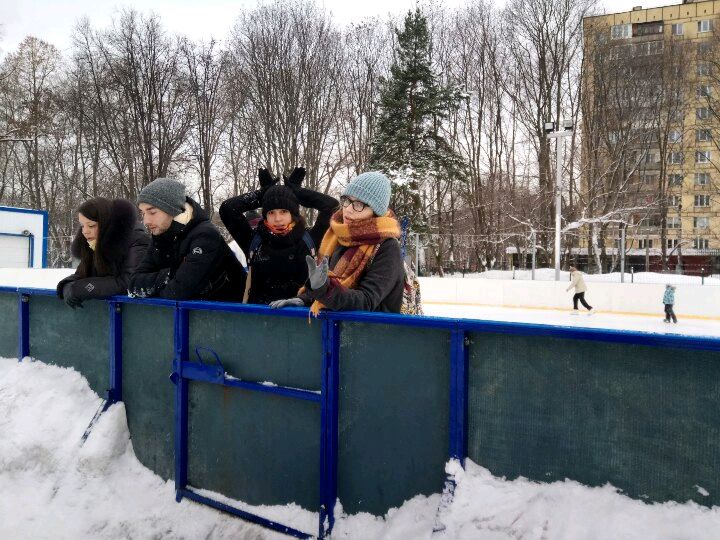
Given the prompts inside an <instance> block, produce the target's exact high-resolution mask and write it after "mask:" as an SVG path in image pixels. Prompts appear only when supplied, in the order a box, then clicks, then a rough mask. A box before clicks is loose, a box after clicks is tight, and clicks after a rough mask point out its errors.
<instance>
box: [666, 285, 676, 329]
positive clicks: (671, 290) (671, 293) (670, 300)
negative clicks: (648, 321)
mask: <svg viewBox="0 0 720 540" xmlns="http://www.w3.org/2000/svg"><path fill="white" fill-rule="evenodd" d="M674 303H675V285H665V294H664V295H663V304H665V320H664V321H663V322H666V323H669V322H670V319H671V318H672V322H673V323H676V322H677V317H676V316H675V312H674V311H673V304H674Z"/></svg>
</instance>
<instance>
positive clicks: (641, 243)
mask: <svg viewBox="0 0 720 540" xmlns="http://www.w3.org/2000/svg"><path fill="white" fill-rule="evenodd" d="M652 243H653V241H652V240H650V239H649V238H643V239H642V240H638V248H640V249H650V248H652Z"/></svg>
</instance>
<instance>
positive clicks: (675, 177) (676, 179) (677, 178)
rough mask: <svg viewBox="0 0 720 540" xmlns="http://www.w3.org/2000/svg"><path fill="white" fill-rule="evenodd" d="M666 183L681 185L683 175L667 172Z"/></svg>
mask: <svg viewBox="0 0 720 540" xmlns="http://www.w3.org/2000/svg"><path fill="white" fill-rule="evenodd" d="M668 185H669V186H682V185H683V175H682V174H668Z"/></svg>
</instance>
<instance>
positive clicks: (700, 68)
mask: <svg viewBox="0 0 720 540" xmlns="http://www.w3.org/2000/svg"><path fill="white" fill-rule="evenodd" d="M697 74H698V76H699V77H707V76H708V75H710V64H705V63H700V64H698V65H697Z"/></svg>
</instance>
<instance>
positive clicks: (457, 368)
mask: <svg viewBox="0 0 720 540" xmlns="http://www.w3.org/2000/svg"><path fill="white" fill-rule="evenodd" d="M0 292H5V293H15V294H17V298H18V358H19V359H22V358H23V357H25V356H28V355H29V354H30V332H29V324H30V319H29V299H30V297H31V296H34V295H36V296H37V295H41V296H55V294H56V293H55V291H54V290H50V289H34V288H12V287H0ZM107 302H108V306H109V309H110V325H111V326H110V363H109V366H110V374H111V375H110V382H111V384H110V386H111V388H110V389H109V391H108V399H107V403H106V404H105V407H104V408H103V410H105V409H106V408H107V407H108V406H109V405H111V404H112V403H114V402H116V401H119V400H121V399H122V304H143V305H151V306H166V307H172V308H173V309H174V312H175V323H174V324H175V329H174V351H175V356H174V360H173V374H172V375H171V380H172V381H173V383H175V385H176V389H175V493H176V500H178V501H180V500H182V499H183V498H188V499H190V500H193V501H195V502H199V503H202V504H206V505H208V506H211V507H213V508H216V509H218V510H222V511H225V512H228V513H230V514H233V515H235V516H238V517H240V518H242V519H245V520H247V521H250V522H253V523H257V524H259V525H261V526H264V527H268V528H270V529H273V530H276V531H279V532H282V533H285V534H289V535H291V536H296V537H298V538H310V537H312V535H310V534H308V533H306V532H303V531H299V530H296V529H293V528H292V527H289V526H286V525H283V524H281V523H277V522H274V521H271V520H268V519H265V518H263V517H261V516H257V515H255V514H252V513H250V512H247V511H244V510H240V509H238V508H234V507H232V506H229V505H227V504H225V503H222V502H219V501H216V500H213V499H211V498H208V497H206V496H203V495H200V494H199V493H197V492H195V491H193V490H192V489H189V488H188V486H187V473H188V413H189V411H188V386H189V383H190V382H191V381H203V382H208V383H212V384H220V385H224V386H230V387H235V388H242V389H245V390H250V391H256V392H264V393H270V394H275V395H281V396H285V397H288V398H292V399H301V400H307V401H312V402H315V403H319V404H320V409H321V422H320V423H321V442H320V447H321V448H320V454H321V455H320V479H319V481H320V501H319V506H320V512H319V515H320V519H319V521H320V523H319V530H318V536H319V537H320V538H324V537H327V536H328V535H329V534H330V533H331V531H332V528H333V525H334V507H335V504H336V500H337V491H338V477H337V466H338V410H339V407H338V393H339V360H340V334H341V324H343V323H373V324H384V325H394V326H403V327H412V328H434V329H441V330H448V331H450V380H449V385H450V403H449V434H448V435H449V436H448V454H449V458H450V459H453V460H458V461H459V462H460V464H461V465H464V460H465V457H466V456H467V446H468V435H467V432H468V379H469V367H468V366H469V354H468V353H469V339H470V333H475V334H478V335H479V338H481V337H482V334H492V333H496V334H497V333H500V334H509V335H521V336H545V337H554V338H563V339H579V340H586V341H600V342H612V343H624V344H632V345H645V346H653V347H672V348H677V349H686V350H708V351H720V339H717V338H708V337H692V336H680V335H662V334H648V333H642V332H632V331H623V330H605V329H590V328H576V327H558V326H550V325H542V324H525V323H512V322H496V321H480V320H468V319H449V318H443V317H412V316H405V315H397V314H385V313H368V312H329V311H324V312H321V313H320V316H319V318H318V319H317V323H319V324H322V325H323V326H322V350H323V356H322V381H321V390H320V391H319V392H318V391H313V390H306V389H300V388H290V387H284V386H268V385H264V384H260V383H257V382H251V381H242V380H239V379H235V378H233V377H231V376H229V375H227V374H226V373H225V371H224V368H223V366H222V364H221V363H220V360H219V358H217V355H215V356H216V358H215V362H214V363H204V362H203V361H202V359H201V358H200V354H199V350H198V351H196V352H198V361H190V358H189V356H190V350H189V330H190V317H189V313H190V311H199V310H210V311H220V312H226V313H245V314H255V315H263V316H279V317H293V318H308V317H309V312H308V310H307V309H304V308H290V309H282V310H275V309H270V308H268V307H266V306H258V305H247V304H230V303H220V302H198V301H189V302H175V301H170V300H164V299H157V298H146V299H141V298H128V297H125V296H117V297H112V298H109V299H107ZM310 320H311V322H314V321H313V320H312V318H311V319H310ZM213 354H214V353H213ZM453 492H454V481H453V479H452V478H448V480H447V481H446V485H445V491H444V493H443V500H444V501H445V503H444V504H446V505H447V504H448V501H450V500H452V496H453ZM441 510H442V509H439V511H438V512H439V514H440V513H441ZM438 524H439V526H442V520H441V519H438ZM438 530H441V529H438Z"/></svg>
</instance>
